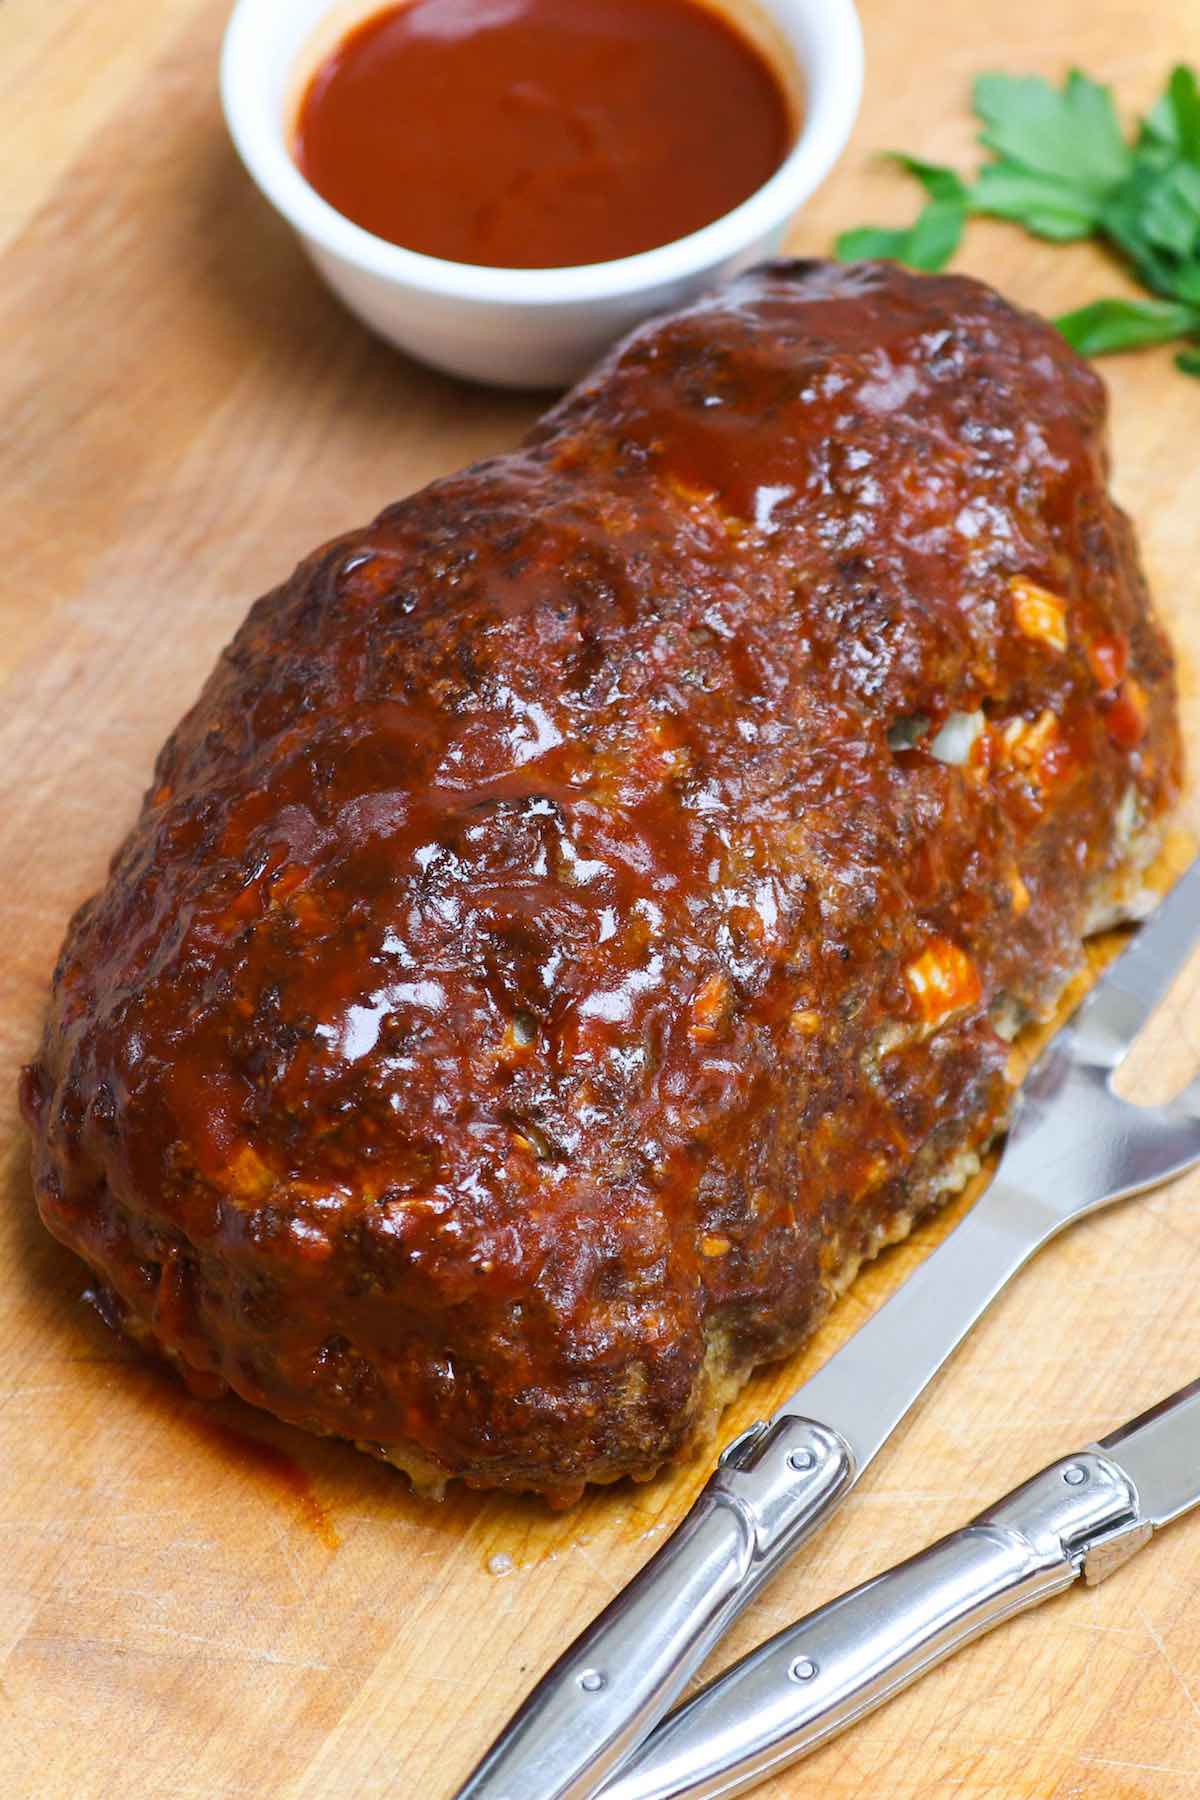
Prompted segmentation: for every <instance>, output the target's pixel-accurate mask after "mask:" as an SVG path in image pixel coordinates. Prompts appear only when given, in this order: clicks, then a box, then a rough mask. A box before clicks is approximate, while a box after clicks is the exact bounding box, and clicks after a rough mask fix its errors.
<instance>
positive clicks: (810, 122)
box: [221, 0, 863, 387]
mask: <svg viewBox="0 0 1200 1800" xmlns="http://www.w3.org/2000/svg"><path fill="white" fill-rule="evenodd" d="M385 3H386V0H375V4H360V3H359V0H349V3H347V0H341V4H338V5H331V0H237V5H236V6H235V7H234V10H233V15H232V17H231V18H230V21H229V26H228V29H227V31H226V33H225V42H224V46H223V49H222V54H221V98H222V102H223V105H224V108H225V118H226V120H227V122H228V125H229V130H230V133H231V134H232V137H233V141H234V143H235V144H236V146H237V149H238V152H239V154H240V156H241V158H242V161H243V162H244V163H245V165H246V167H247V169H248V170H249V171H250V174H251V175H252V176H253V178H254V180H255V181H256V182H257V184H258V186H259V187H260V188H261V189H262V192H263V193H264V194H265V195H266V197H267V199H268V200H270V202H271V203H272V205H273V206H275V207H276V208H277V209H278V211H279V212H281V213H282V214H283V216H284V218H285V219H287V220H288V222H289V223H290V224H291V225H292V226H293V227H294V228H295V230H296V232H297V233H298V235H299V237H300V241H301V243H302V244H303V245H304V247H305V249H306V250H307V251H308V254H309V255H310V256H311V258H312V260H313V262H314V263H315V264H316V266H317V268H318V269H319V270H320V272H321V274H322V275H323V276H324V277H325V279H326V281H327V282H328V283H329V285H330V287H332V288H333V289H334V291H335V292H336V293H338V294H340V296H341V298H342V299H343V300H344V301H345V302H346V305H347V306H349V307H350V308H351V310H352V311H353V312H355V313H357V314H358V316H359V318H361V319H363V320H364V321H365V322H366V323H367V324H368V325H370V326H371V327H373V329H374V330H376V331H377V332H379V333H380V334H381V335H382V336H383V337H385V338H388V339H390V340H391V342H392V343H394V344H398V345H399V346H400V348H401V349H403V350H407V351H408V352H410V354H411V355H413V356H417V357H420V358H421V359H422V360H423V361H424V362H428V363H432V364H433V365H434V366H435V367H436V368H439V369H445V370H448V371H449V372H450V373H451V374H454V375H465V376H467V377H468V378H470V379H473V380H476V381H489V382H495V383H498V384H500V385H502V386H505V387H562V386H565V385H566V384H567V383H568V382H570V381H573V380H575V379H576V377H577V376H579V375H581V374H582V373H583V372H584V370H585V369H586V368H587V367H588V366H589V364H590V363H592V362H593V361H594V360H595V359H596V357H597V356H598V355H599V354H600V353H601V352H602V351H603V350H605V349H607V347H608V346H609V345H610V344H611V343H612V342H613V341H614V339H616V338H617V337H619V336H620V335H621V333H622V332H624V331H626V330H628V329H629V328H630V327H631V326H632V325H635V324H636V323H637V322H638V321H639V320H640V319H644V318H646V317H648V316H649V315H650V314H651V313H656V312H663V311H666V310H667V309H668V308H670V307H673V306H678V305H680V304H682V303H683V302H684V301H686V300H689V299H691V298H692V297H693V296H694V295H696V294H698V293H700V292H702V291H703V290H704V289H705V288H708V287H711V286H713V285H714V284H715V283H716V282H718V281H720V280H722V279H724V278H725V277H727V276H729V275H732V274H733V273H734V272H735V271H737V270H738V269H743V268H746V267H747V266H748V265H749V264H751V263H754V262H758V261H760V260H761V259H762V258H763V257H766V256H771V255H773V254H774V253H775V252H776V251H777V250H778V249H779V246H780V243H781V242H782V239H783V234H784V231H785V229H786V227H787V224H788V221H789V220H790V219H791V217H792V215H793V214H794V213H795V211H796V209H797V208H798V207H799V206H800V205H801V204H802V202H803V201H805V200H806V199H807V198H808V196H809V195H810V194H811V193H812V192H813V190H814V188H816V187H817V185H818V183H819V182H821V181H822V180H823V178H824V177H825V175H827V174H828V172H829V170H830V169H831V168H832V166H833V164H834V162H835V161H836V160H837V158H838V156H839V154H840V153H841V150H842V148H843V146H844V145H845V142H846V139H847V138H848V136H849V135H850V130H851V128H852V126H853V124H854V120H855V117H856V116H857V113H858V107H859V101H860V98H861V94H862V72H863V49H862V33H861V30H860V27H859V22H858V15H857V13H856V11H855V8H854V0H741V3H740V4H739V3H738V0H726V5H725V10H726V11H727V12H728V13H729V15H730V16H731V17H732V18H734V19H737V18H739V16H741V17H743V18H745V19H746V22H747V24H748V25H752V24H753V21H754V15H755V14H757V15H758V19H759V22H760V24H759V30H758V31H757V32H755V33H754V35H755V36H756V38H757V40H758V41H759V42H762V43H765V44H766V45H768V46H774V48H775V54H774V55H773V56H772V61H773V62H774V63H775V64H776V67H777V69H778V72H779V73H780V75H781V76H783V77H784V78H785V79H787V80H788V81H789V85H790V87H791V89H792V91H793V93H794V94H795V95H796V97H797V99H798V101H799V102H800V104H801V105H802V107H803V114H802V125H801V130H800V134H799V136H798V138H797V140H796V143H795V145H794V146H793V148H792V150H791V152H790V153H789V155H788V156H787V158H786V159H785V161H784V162H783V163H782V164H781V165H780V167H779V168H778V169H777V170H776V171H775V173H774V175H772V176H771V178H770V180H769V181H767V182H765V183H764V185H763V186H762V187H760V188H758V189H757V190H756V192H755V193H753V194H751V195H750V197H749V199H747V200H744V201H743V202H742V204H741V205H740V206H737V207H735V208H734V210H733V211H732V212H729V213H726V214H724V216H723V217H721V218H719V219H715V220H714V221H713V223H712V224H711V225H706V226H704V227H703V229H702V230H700V231H694V232H692V233H691V234H690V235H689V236H688V237H684V238H679V239H677V240H676V241H675V242H674V243H671V244H663V245H662V246H660V247H659V248H658V249H656V250H645V251H642V252H641V253H640V254H639V255H637V256H624V257H620V258H618V259H617V260H615V261H612V262H602V263H588V264H586V265H580V266H578V267H575V268H564V269H492V268H484V267H481V266H479V265H477V264H472V263H455V262H446V261H443V260H442V259H441V258H440V257H436V256H422V255H420V254H418V253H417V252H416V251H414V250H404V249H401V248H400V247H399V245H397V244H390V243H387V242H386V241H385V240H384V239H383V238H378V237H375V236H374V234H373V233H371V232H369V231H364V230H363V229H362V227H361V226H359V225H354V224H352V223H351V221H350V220H349V219H347V218H345V217H344V216H343V215H342V214H341V213H339V212H338V211H336V209H335V208H334V207H332V206H330V205H329V203H328V201H326V200H323V199H322V198H321V196H320V195H319V194H318V193H317V192H316V191H315V190H314V189H313V188H312V187H310V186H309V184H308V182H307V181H306V180H305V179H304V177H303V175H301V173H300V171H299V169H298V168H297V167H296V164H295V162H294V161H293V160H292V155H291V149H290V136H291V129H292V123H293V119H294V112H295V103H296V100H297V98H298V95H299V92H300V89H301V84H302V83H303V82H304V80H306V78H307V76H308V75H309V74H310V73H311V71H312V69H313V68H314V67H315V65H316V62H317V61H318V60H319V59H320V57H321V55H323V54H324V53H325V52H326V51H327V50H328V49H330V48H332V45H333V43H335V42H336V41H337V38H338V37H340V35H341V34H342V32H343V31H344V30H345V29H346V27H347V26H348V24H350V23H353V22H354V20H355V19H356V18H362V17H364V16H367V15H369V14H371V13H373V12H375V11H379V10H381V9H382V6H383V4H385ZM763 26H766V27H767V28H768V29H767V31H766V33H765V34H764V32H763V30H762V27H763ZM785 59H786V62H787V63H788V64H790V67H785V66H783V65H784V61H785Z"/></svg>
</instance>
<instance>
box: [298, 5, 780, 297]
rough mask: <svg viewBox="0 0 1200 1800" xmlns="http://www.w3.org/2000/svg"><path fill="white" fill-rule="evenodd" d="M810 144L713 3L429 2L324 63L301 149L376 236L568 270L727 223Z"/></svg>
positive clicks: (497, 261)
mask: <svg viewBox="0 0 1200 1800" xmlns="http://www.w3.org/2000/svg"><path fill="white" fill-rule="evenodd" d="M792 137H793V121H792V117H791V109H790V107H789V103H788V99H787V96H786V95H785V93H784V91H783V88H782V86H781V84H780V82H779V79H778V78H777V76H776V75H775V73H774V71H773V70H772V69H771V67H770V66H769V64H768V63H767V62H766V61H765V60H764V58H763V57H762V56H761V55H760V54H759V52H758V51H757V50H756V49H755V48H754V47H753V46H752V45H751V44H750V43H749V42H748V41H747V40H746V39H745V38H743V37H742V36H741V35H740V33H739V32H738V31H737V30H736V29H735V28H734V27H733V26H732V25H731V24H729V23H728V22H727V21H726V20H725V19H723V18H722V17H721V16H720V15H719V14H718V13H716V12H715V11H712V10H710V9H709V7H707V6H706V5H703V4H701V3H699V0H411V4H408V5H403V6H393V7H389V8H388V9H387V10H386V11H383V12H380V13H377V14H376V15H374V16H373V17H371V18H369V19H367V20H366V21H365V22H364V23H362V24H361V25H359V26H357V27H356V28H355V29H354V30H353V31H351V32H350V33H349V34H348V36H346V37H345V38H344V39H343V40H342V42H341V43H340V44H339V45H338V47H337V49H336V50H335V51H334V52H333V53H332V54H331V55H330V56H328V57H327V58H326V60H325V61H324V62H323V63H322V64H321V65H320V67H319V68H318V69H317V71H316V73H315V74H314V76H313V77H312V80H311V81H310V83H309V85H308V88H307V91H306V93H305V95H304V98H303V100H302V102H301V105H300V109H299V114H298V118H297V122H296V132H295V155H296V161H297V163H298V165H299V167H300V170H301V172H302V173H303V174H304V176H305V177H306V178H307V180H308V181H309V182H311V184H312V186H313V187H314V188H316V190H317V192H318V193H319V194H321V195H322V196H323V197H324V198H325V199H326V200H328V201H329V203H330V204H331V205H332V206H335V207H336V208H337V210H338V211H339V212H341V213H343V214H344V215H345V216H346V217H347V218H349V219H352V220H353V221H354V222H355V223H356V224H358V225H362V226H363V227H365V229H366V230H368V231H371V232H374V233H375V235H376V236H377V237H382V238H386V239H388V240H390V241H391V242H392V243H396V244H402V245H404V246H405V247H406V248H408V249H410V250H419V251H422V252H424V253H425V254H426V255H428V256H439V257H443V258H446V259H448V260H450V261H453V262H464V263H483V264H487V265H490V266H493V267H501V268H505V267H507V268H560V267H564V266H569V265H572V264H579V263H594V262H606V261H608V260H610V259H612V258H614V257H621V256H631V255H633V254H635V253H636V252H638V251H642V250H650V249H653V248H654V247H655V246H657V245H659V244H666V243H670V242H671V241H673V240H674V239H676V238H680V237H686V236H687V234H688V233H689V232H692V231H697V230H699V229H700V227H701V226H704V225H707V224H710V223H711V222H712V221H713V220H714V219H718V218H720V217H721V216H722V214H724V213H727V212H729V211H730V210H731V209H732V208H733V207H735V206H738V205H739V204H740V203H741V202H742V201H743V200H745V199H747V198H748V197H749V196H750V195H751V194H752V193H754V191H755V190H756V189H757V188H759V187H761V186H762V184H763V183H764V182H765V181H766V180H767V179H768V178H769V177H770V176H771V175H772V174H773V173H774V171H775V170H776V169H777V168H778V167H779V164H780V163H781V162H782V161H783V159H784V157H785V156H786V155H787V152H788V149H789V147H790V144H791V141H792Z"/></svg>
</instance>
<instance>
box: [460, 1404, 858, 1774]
mask: <svg viewBox="0 0 1200 1800" xmlns="http://www.w3.org/2000/svg"><path fill="white" fill-rule="evenodd" d="M854 1475H855V1468H854V1458H853V1456H852V1454H851V1451H850V1448H849V1446H848V1445H847V1444H846V1442H845V1440H844V1439H843V1438H842V1437H841V1436H840V1434H839V1433H838V1432H836V1431H834V1430H832V1429H831V1428H830V1427H829V1426H827V1425H821V1424H818V1423H816V1422H815V1421H814V1420H811V1419H801V1418H796V1417H792V1416H784V1417H783V1418H780V1419H777V1420H776V1421H775V1422H774V1424H771V1425H766V1424H762V1423H760V1424H758V1425H754V1426H751V1428H750V1429H749V1431H746V1432H743V1433H742V1435H741V1436H740V1437H738V1438H735V1439H734V1441H733V1443H732V1444H730V1445H729V1446H728V1447H727V1449H726V1450H725V1452H724V1454H723V1455H722V1457H721V1460H720V1463H719V1464H718V1467H717V1471H716V1473H715V1474H714V1475H713V1476H711V1477H710V1479H709V1480H708V1481H707V1482H706V1483H705V1485H704V1487H703V1489H702V1490H701V1492H700V1495H699V1497H698V1499H697V1500H696V1502H695V1504H694V1505H693V1507H692V1508H691V1511H690V1512H689V1513H688V1514H687V1516H686V1517H685V1518H684V1519H683V1521H682V1523H681V1524H680V1525H679V1526H678V1527H677V1529H676V1530H675V1531H674V1532H672V1534H671V1536H670V1537H669V1538H668V1539H667V1541H666V1542H665V1543H664V1544H663V1545H662V1547H661V1549H659V1550H658V1551H657V1552H656V1554H655V1555H654V1556H653V1557H652V1558H651V1559H650V1561H649V1562H648V1563H647V1564H646V1566H645V1568H643V1569H642V1570H641V1572H640V1573H639V1574H638V1575H636V1576H635V1577H634V1579H633V1580H632V1581H631V1582H630V1583H629V1585H628V1586H627V1587H625V1588H623V1589H622V1591H621V1592H620V1593H619V1594H618V1595H617V1596H616V1598H615V1599H614V1600H612V1601H611V1602H610V1603H609V1605H608V1606H607V1607H606V1608H605V1609H604V1611H603V1612H602V1613H601V1614H600V1615H599V1617H598V1618H597V1619H596V1620H594V1622H593V1623H592V1624H591V1625H589V1626H588V1628H587V1629H586V1630H585V1631H584V1632H582V1633H581V1634H580V1636H579V1637H577V1638H576V1639H575V1642H574V1643H573V1644H571V1645H570V1647H569V1648H568V1649H567V1650H566V1651H564V1653H563V1654H562V1656H560V1657H559V1659H558V1661H557V1662H556V1663H555V1664H554V1666H553V1668H551V1669H550V1670H549V1671H548V1672H547V1674H546V1675H544V1676H543V1677H542V1679H541V1681H539V1683H538V1685H537V1686H536V1687H535V1688H534V1690H533V1692H532V1693H531V1694H530V1695H529V1698H528V1699H527V1700H526V1701H525V1703H524V1705H523V1706H522V1707H521V1709H520V1711H519V1712H517V1713H516V1714H515V1715H514V1716H513V1718H512V1720H511V1721H510V1723H509V1725H508V1726H507V1728H506V1730H505V1731H504V1732H503V1734H502V1735H501V1736H500V1737H499V1738H498V1739H497V1740H496V1742H495V1744H494V1745H493V1746H492V1748H491V1749H490V1750H489V1751H488V1753H487V1755H486V1756H485V1757H484V1759H483V1761H482V1762H481V1763H480V1764H479V1766H478V1767H477V1768H476V1770H475V1772H474V1773H473V1774H472V1775H471V1776H470V1777H469V1778H468V1780H467V1782H466V1783H465V1785H464V1786H463V1787H462V1788H461V1789H460V1790H459V1792H458V1795H457V1796H456V1800H586V1797H587V1796H588V1795H591V1794H594V1793H595V1792H596V1791H597V1789H598V1788H599V1787H600V1786H601V1784H602V1783H603V1781H604V1780H605V1778H606V1776H607V1775H608V1774H609V1773H610V1772H611V1771H612V1770H613V1769H614V1768H615V1767H616V1766H617V1764H618V1763H619V1762H620V1761H621V1760H622V1759H623V1757H624V1756H625V1755H626V1754H627V1753H628V1751H629V1749H630V1747H631V1746H632V1745H633V1744H635V1743H637V1742H639V1741H640V1739H641V1738H642V1737H644V1736H645V1734H646V1733H647V1732H648V1731H649V1730H650V1729H651V1727H652V1726H653V1725H654V1724H655V1722H656V1721H657V1720H658V1719H659V1718H661V1717H662V1715H663V1713H664V1712H666V1710H667V1708H668V1707H669V1706H670V1705H671V1703H672V1701H673V1700H674V1699H675V1698H676V1696H677V1695H678V1694H679V1693H680V1692H681V1690H682V1689H683V1687H684V1686H685V1685H686V1683H687V1680H688V1677H689V1676H690V1675H691V1674H692V1673H693V1671H694V1670H695V1669H697V1668H698V1667H699V1665H700V1663H701V1662H702V1661H703V1660H704V1658H705V1657H706V1656H707V1654H708V1652H709V1651H710V1649H711V1648H712V1646H713V1644H714V1643H715V1642H716V1640H717V1639H718V1638H719V1637H720V1636H721V1634H722V1633H723V1632H724V1631H726V1630H727V1629H728V1627H729V1624H730V1622H731V1621H732V1620H733V1619H734V1618H735V1617H736V1616H737V1614H738V1613H739V1612H740V1611H741V1610H742V1608H743V1607H744V1606H745V1605H746V1603H747V1601H748V1600H749V1599H750V1598H751V1596H752V1595H753V1594H754V1593H755V1592H757V1590H758V1588H759V1587H760V1586H761V1584H762V1582H763V1581H764V1580H765V1579H766V1577H767V1576H768V1575H769V1574H771V1573H772V1572H773V1571H774V1570H775V1569H776V1568H777V1567H778V1566H779V1564H780V1563H781V1562H783V1561H784V1559H785V1558H786V1557H787V1556H788V1555H789V1554H790V1553H791V1551H792V1550H794V1549H795V1548H796V1546H797V1544H799V1543H801V1542H803V1540H804V1539H805V1538H806V1537H807V1536H808V1535H809V1533H810V1532H812V1531H814V1530H815V1529H816V1527H817V1526H818V1525H819V1524H820V1523H822V1522H823V1521H824V1519H825V1518H826V1517H827V1516H828V1514H829V1513H830V1512H831V1511H832V1510H833V1509H834V1508H835V1507H836V1506H837V1505H838V1504H839V1503H840V1501H841V1500H842V1498H843V1497H844V1495H845V1494H846V1493H847V1492H848V1490H849V1488H850V1486H851V1484H852V1482H853V1480H854Z"/></svg>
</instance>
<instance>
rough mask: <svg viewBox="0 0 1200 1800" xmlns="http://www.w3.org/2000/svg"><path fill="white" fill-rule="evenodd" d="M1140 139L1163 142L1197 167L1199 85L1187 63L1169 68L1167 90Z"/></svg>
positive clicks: (1144, 127) (1199, 128)
mask: <svg viewBox="0 0 1200 1800" xmlns="http://www.w3.org/2000/svg"><path fill="white" fill-rule="evenodd" d="M1140 141H1141V143H1142V144H1148V143H1149V144H1159V145H1166V146H1168V147H1169V148H1170V149H1172V150H1174V151H1176V152H1177V153H1178V154H1179V155H1180V156H1184V157H1186V158H1187V160H1188V161H1189V162H1192V163H1195V164H1197V165H1198V166H1200V84H1198V83H1197V81H1196V74H1195V71H1194V70H1193V69H1189V68H1188V67H1187V66H1186V64H1183V63H1180V65H1179V66H1178V68H1175V69H1172V71H1171V79H1170V82H1169V83H1168V86H1167V91H1166V93H1165V94H1164V95H1163V97H1162V99H1161V100H1160V101H1159V103H1158V105H1157V106H1156V107H1155V108H1154V111H1153V112H1152V113H1151V114H1150V116H1149V118H1148V119H1147V120H1146V122H1145V125H1144V126H1143V127H1142V138H1141V140H1140Z"/></svg>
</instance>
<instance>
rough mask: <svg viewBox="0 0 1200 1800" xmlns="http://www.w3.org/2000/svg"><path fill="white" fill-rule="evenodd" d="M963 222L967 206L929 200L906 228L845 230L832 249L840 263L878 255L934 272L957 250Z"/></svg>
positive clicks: (928, 272) (879, 227) (875, 226)
mask: <svg viewBox="0 0 1200 1800" xmlns="http://www.w3.org/2000/svg"><path fill="white" fill-rule="evenodd" d="M966 223H967V209H966V207H965V206H964V205H962V204H961V203H960V202H959V201H957V200H931V201H930V202H929V205H928V206H927V207H925V209H924V211H923V212H921V213H920V214H919V215H918V217H917V220H916V223H915V224H913V225H910V226H909V227H908V228H907V229H901V230H899V231H889V230H887V229H885V228H884V227H883V226H878V225H866V226H863V227H862V229H861V230H858V231H844V232H843V233H842V235H841V237H839V238H838V240H837V243H836V245H835V246H834V251H835V254H836V255H837V256H838V257H839V258H840V259H841V261H842V262H859V261H861V260H863V259H864V258H868V257H870V258H879V259H880V260H882V261H884V262H900V263H905V264H907V266H908V267H909V268H910V269H924V270H925V271H926V273H927V274H934V273H936V271H937V270H938V269H944V268H945V266H946V264H947V263H948V262H949V261H950V258H951V257H952V256H953V255H954V252H955V251H956V250H957V249H958V246H959V243H960V241H961V239H962V234H963V230H964V228H965V226H966Z"/></svg>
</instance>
